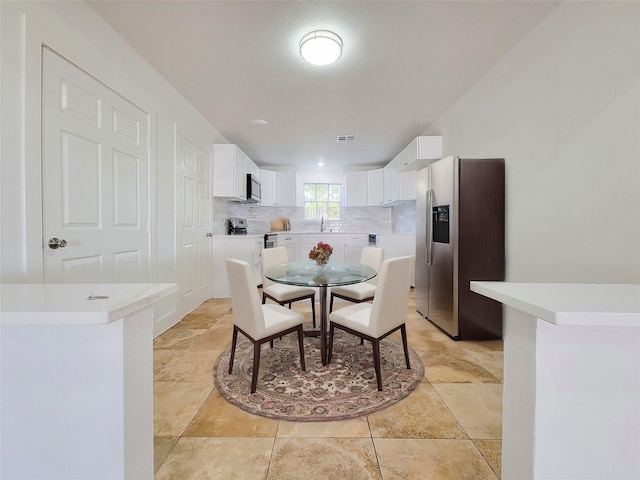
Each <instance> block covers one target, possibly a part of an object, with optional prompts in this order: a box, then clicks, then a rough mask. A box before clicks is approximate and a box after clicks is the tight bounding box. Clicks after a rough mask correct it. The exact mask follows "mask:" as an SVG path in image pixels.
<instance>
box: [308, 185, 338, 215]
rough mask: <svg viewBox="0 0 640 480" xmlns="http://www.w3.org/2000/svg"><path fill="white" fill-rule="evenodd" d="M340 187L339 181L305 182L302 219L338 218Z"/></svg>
mask: <svg viewBox="0 0 640 480" xmlns="http://www.w3.org/2000/svg"><path fill="white" fill-rule="evenodd" d="M341 187H342V185H340V184H339V183H305V184H304V219H305V220H320V218H321V217H322V218H324V219H325V220H340V215H341V211H340V199H341V192H340V189H341Z"/></svg>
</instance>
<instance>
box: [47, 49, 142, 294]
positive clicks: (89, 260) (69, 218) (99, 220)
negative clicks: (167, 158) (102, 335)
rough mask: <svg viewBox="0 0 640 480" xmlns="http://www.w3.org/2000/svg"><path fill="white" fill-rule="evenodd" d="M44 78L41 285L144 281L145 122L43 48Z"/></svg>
mask: <svg viewBox="0 0 640 480" xmlns="http://www.w3.org/2000/svg"><path fill="white" fill-rule="evenodd" d="M42 76H43V78H42V86H43V94H42V189H43V194H42V198H43V203H44V205H43V236H44V238H43V248H44V281H45V283H93V282H96V283H97V282H104V283H111V282H116V283H119V282H145V281H148V270H149V161H150V156H149V128H148V125H149V118H148V115H147V114H146V113H145V112H144V111H142V110H141V109H139V108H138V107H137V106H135V105H134V104H132V103H130V102H129V101H127V100H126V99H125V98H123V97H121V96H120V95H118V94H117V93H115V92H114V91H113V90H111V89H109V88H108V87H106V86H105V85H103V84H102V83H100V82H99V81H97V80H96V79H95V78H93V77H91V76H90V75H88V74H87V73H85V72H84V71H82V70H80V69H79V68H77V67H76V66H75V65H73V64H71V63H69V62H67V61H66V60H65V59H64V58H62V57H60V56H58V55H57V54H55V53H53V52H51V51H49V50H48V49H46V48H44V49H43V68H42ZM52 238H57V239H59V240H61V241H62V240H63V241H64V242H62V244H63V245H64V243H65V242H66V245H65V246H64V247H61V248H56V249H52V248H50V247H49V240H50V239H52Z"/></svg>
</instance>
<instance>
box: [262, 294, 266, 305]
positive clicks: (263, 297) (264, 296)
mask: <svg viewBox="0 0 640 480" xmlns="http://www.w3.org/2000/svg"><path fill="white" fill-rule="evenodd" d="M266 301H267V296H266V295H265V294H264V293H263V294H262V303H263V304H265V303H266Z"/></svg>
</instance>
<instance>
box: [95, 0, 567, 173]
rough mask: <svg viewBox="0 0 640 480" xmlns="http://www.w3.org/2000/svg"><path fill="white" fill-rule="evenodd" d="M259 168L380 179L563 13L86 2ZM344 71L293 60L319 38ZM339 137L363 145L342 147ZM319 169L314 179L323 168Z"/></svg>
mask: <svg viewBox="0 0 640 480" xmlns="http://www.w3.org/2000/svg"><path fill="white" fill-rule="evenodd" d="M89 3H90V5H91V6H92V7H93V8H94V9H95V10H96V11H97V12H98V14H100V15H101V16H102V17H103V18H104V19H105V20H106V21H107V22H108V23H109V24H110V25H111V26H112V27H113V28H114V29H115V30H116V31H117V32H118V33H119V34H120V35H122V36H123V37H124V38H125V39H126V40H127V41H128V42H129V43H130V44H131V45H132V46H133V47H134V48H135V49H136V50H137V51H138V52H139V53H140V55H141V56H142V57H144V58H145V59H146V60H147V61H148V62H149V63H150V64H151V65H152V66H153V67H154V68H155V69H156V70H157V71H158V72H160V74H162V75H163V76H164V78H166V79H167V81H168V82H169V83H171V84H172V85H173V86H174V87H175V88H176V89H177V90H178V91H179V92H180V93H181V94H182V95H183V96H184V97H185V98H186V99H187V100H188V101H189V102H191V104H193V106H194V107H195V108H196V109H197V110H198V111H200V112H201V113H202V115H203V116H204V117H205V118H206V119H207V120H208V121H209V122H210V123H211V124H212V125H213V126H214V127H215V128H216V129H217V130H218V131H219V132H220V133H221V134H222V135H223V136H224V137H225V138H226V139H227V140H228V141H229V142H231V143H236V144H238V145H239V146H240V148H241V149H242V150H243V151H244V152H245V153H246V154H247V155H249V157H251V158H252V159H253V161H254V162H255V163H257V164H258V165H260V166H261V167H270V166H271V167H279V166H295V167H296V169H297V170H298V171H300V172H315V171H326V172H332V171H342V170H344V169H345V167H346V168H351V167H355V168H357V167H360V166H365V165H366V166H370V165H384V164H386V163H387V162H388V161H389V160H391V159H392V158H393V157H394V156H395V155H396V154H397V153H398V152H400V151H401V150H402V149H403V148H404V147H405V146H406V145H407V144H408V143H409V142H410V141H411V140H412V139H413V138H414V137H416V136H417V135H420V134H422V133H424V132H425V131H426V130H427V128H428V127H429V126H430V125H431V124H432V123H433V122H434V121H435V120H437V119H438V117H439V116H440V115H441V114H442V113H443V112H445V111H446V110H447V108H448V107H450V106H451V105H452V104H453V103H454V102H455V101H456V100H457V99H458V98H459V97H460V96H461V95H463V94H464V93H465V92H466V91H467V90H468V89H469V88H470V87H471V86H472V85H473V84H474V83H475V82H476V81H478V80H479V79H480V78H481V77H482V75H483V74H485V73H486V72H487V71H488V70H489V69H490V68H491V67H492V66H493V65H495V64H496V63H497V62H498V61H499V60H500V59H501V58H502V57H503V56H504V55H505V54H506V53H507V52H508V51H509V50H510V49H511V48H512V47H513V46H514V45H516V44H517V43H518V42H519V41H520V40H521V39H522V38H523V37H524V36H525V35H527V33H528V32H530V31H531V30H532V29H533V28H535V26H536V25H537V24H538V23H540V21H541V20H542V19H543V18H544V17H545V16H546V15H547V14H548V13H549V12H550V11H551V10H553V9H554V8H555V7H556V6H557V2H540V1H469V2H465V1H329V2H326V1H267V0H265V1H189V0H186V1H185V0H183V1H162V2H160V1H139V0H134V1H91V2H89ZM319 29H323V30H331V31H334V32H336V33H337V34H338V35H340V37H341V38H342V41H343V44H344V49H343V54H342V57H341V58H340V59H339V60H338V61H337V62H336V63H334V64H333V65H329V66H323V67H318V66H313V65H310V64H307V63H305V62H304V61H303V60H302V58H301V57H300V55H299V52H298V48H299V42H300V38H301V37H302V36H303V35H304V34H306V33H308V32H310V31H312V30H319ZM340 135H355V136H356V140H355V141H354V142H350V143H338V142H337V137H338V136H340ZM321 159H322V160H323V161H324V164H325V165H324V167H322V169H320V167H318V166H317V163H318V161H319V160H321Z"/></svg>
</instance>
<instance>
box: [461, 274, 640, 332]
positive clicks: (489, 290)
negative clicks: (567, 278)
mask: <svg viewBox="0 0 640 480" xmlns="http://www.w3.org/2000/svg"><path fill="white" fill-rule="evenodd" d="M471 291H472V292H476V293H479V294H481V295H484V296H485V297H489V298H492V299H494V300H497V301H499V302H501V303H503V304H505V305H509V306H510V307H513V308H515V309H517V310H521V311H523V312H525V313H528V314H530V315H533V316H534V317H537V318H540V319H541V320H545V321H547V322H549V323H553V324H555V325H574V326H603V327H640V285H632V284H617V285H616V284H586V283H584V284H582V283H509V282H475V281H474V282H471Z"/></svg>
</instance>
